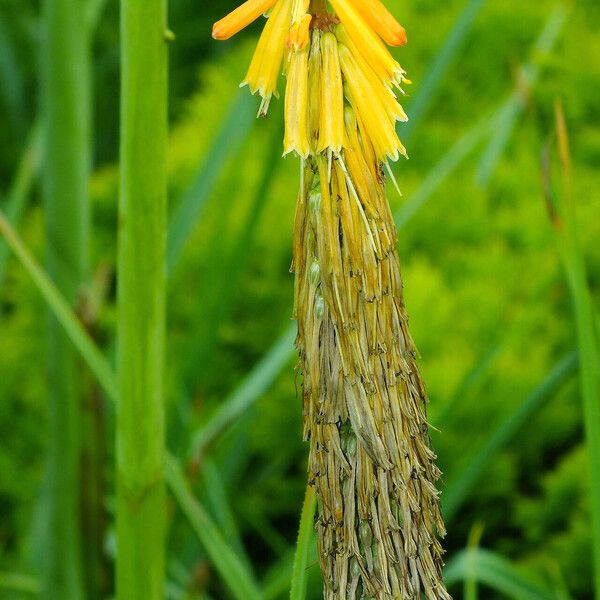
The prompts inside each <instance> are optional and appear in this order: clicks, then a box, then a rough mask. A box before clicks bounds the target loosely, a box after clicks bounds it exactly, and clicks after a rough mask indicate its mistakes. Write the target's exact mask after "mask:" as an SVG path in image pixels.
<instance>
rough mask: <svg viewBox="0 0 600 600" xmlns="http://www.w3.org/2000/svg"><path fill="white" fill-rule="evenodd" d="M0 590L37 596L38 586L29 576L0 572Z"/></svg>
mask: <svg viewBox="0 0 600 600" xmlns="http://www.w3.org/2000/svg"><path fill="white" fill-rule="evenodd" d="M0 590H7V591H11V592H21V593H23V594H39V592H40V584H39V582H38V581H37V580H36V579H35V578H33V577H30V576H29V575H22V574H20V573H6V572H2V571H0Z"/></svg>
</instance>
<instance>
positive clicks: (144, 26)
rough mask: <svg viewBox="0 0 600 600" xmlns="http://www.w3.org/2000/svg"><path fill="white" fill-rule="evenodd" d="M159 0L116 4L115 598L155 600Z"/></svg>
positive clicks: (163, 104)
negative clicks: (118, 26)
mask: <svg viewBox="0 0 600 600" xmlns="http://www.w3.org/2000/svg"><path fill="white" fill-rule="evenodd" d="M166 17H167V15H166V2H165V0H122V1H121V40H122V42H121V44H122V45H121V53H122V56H121V58H122V62H121V65H122V85H121V190H120V203H119V223H120V230H119V253H118V323H119V332H118V342H117V380H118V381H117V383H118V390H119V401H118V403H117V569H116V571H117V573H116V579H117V599H118V600H137V599H140V600H141V599H144V600H159V599H162V598H163V597H164V587H163V584H164V562H165V558H164V535H165V531H164V530H165V521H164V515H165V486H164V460H165V451H164V406H163V362H164V338H165V243H166V233H165V232H166V200H167V193H166V165H165V162H166V161H165V154H166V152H165V148H166V141H167V47H166V43H165V35H164V34H165V31H166Z"/></svg>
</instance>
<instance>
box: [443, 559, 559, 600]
mask: <svg viewBox="0 0 600 600" xmlns="http://www.w3.org/2000/svg"><path fill="white" fill-rule="evenodd" d="M468 577H474V578H476V579H477V581H479V582H480V583H482V584H484V585H487V586H488V587H491V588H492V589H493V590H495V591H497V592H500V593H502V594H505V595H506V596H507V597H508V598H514V599H515V600H556V595H555V594H554V593H553V592H552V591H551V590H547V589H545V588H544V587H543V586H541V585H540V584H538V583H537V581H535V580H533V579H532V578H530V577H528V576H527V575H525V574H522V573H521V572H520V571H518V570H517V569H516V568H515V567H514V566H513V565H512V564H511V563H510V562H509V561H508V560H506V559H505V558H503V557H501V556H499V555H498V554H495V553H494V552H491V551H490V550H484V549H481V548H469V549H466V550H462V551H461V552H459V553H457V554H455V555H454V556H453V557H452V558H451V559H450V560H449V561H448V564H447V566H446V568H445V570H444V578H445V581H446V585H448V586H451V585H453V584H455V583H458V582H460V581H464V580H465V579H467V578H468Z"/></svg>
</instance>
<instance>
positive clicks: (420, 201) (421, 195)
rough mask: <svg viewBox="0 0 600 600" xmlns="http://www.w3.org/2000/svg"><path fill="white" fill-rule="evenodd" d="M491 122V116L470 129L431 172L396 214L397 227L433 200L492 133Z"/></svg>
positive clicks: (401, 225)
mask: <svg viewBox="0 0 600 600" xmlns="http://www.w3.org/2000/svg"><path fill="white" fill-rule="evenodd" d="M490 127H491V120H490V117H489V116H486V117H484V118H483V119H481V120H480V121H479V122H478V123H477V124H476V125H475V126H474V127H472V128H471V129H469V131H467V133H465V134H464V135H463V136H462V137H461V138H460V139H459V140H458V141H457V142H456V143H455V144H454V146H452V148H450V150H449V151H448V152H447V153H446V154H444V156H443V157H442V158H441V160H440V161H439V162H438V163H437V164H436V165H435V167H434V168H433V169H431V171H429V173H428V175H427V177H426V178H425V179H424V181H423V182H422V183H421V185H420V186H419V187H418V189H417V190H416V191H415V193H414V194H413V195H412V196H411V198H410V200H409V201H408V202H405V203H404V204H403V205H402V206H401V207H400V209H399V210H398V211H397V212H396V214H395V216H394V218H395V221H396V227H398V229H401V228H402V227H404V226H405V225H406V223H408V221H409V220H410V219H411V218H412V217H413V216H414V215H415V213H416V212H417V211H418V210H419V209H420V208H421V207H422V206H423V205H424V204H425V203H426V202H427V201H428V200H429V199H430V198H431V196H432V195H433V194H434V193H435V192H436V191H437V190H438V189H439V187H440V186H441V185H442V183H443V182H444V181H445V180H446V179H447V178H448V177H449V176H450V175H451V174H452V172H453V171H454V170H455V169H456V168H457V167H458V166H459V165H460V164H461V163H462V162H463V161H464V160H465V159H466V158H467V156H468V155H469V154H470V153H471V152H472V151H473V150H474V149H475V147H476V146H477V144H479V142H481V141H482V140H483V139H484V138H485V136H486V135H487V134H488V132H489V131H490Z"/></svg>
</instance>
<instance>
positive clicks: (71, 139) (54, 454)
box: [41, 0, 91, 600]
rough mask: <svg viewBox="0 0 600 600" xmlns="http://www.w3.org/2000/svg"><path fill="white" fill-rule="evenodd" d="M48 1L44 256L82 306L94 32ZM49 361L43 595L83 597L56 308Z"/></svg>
mask: <svg viewBox="0 0 600 600" xmlns="http://www.w3.org/2000/svg"><path fill="white" fill-rule="evenodd" d="M42 6H43V32H44V33H43V37H42V39H43V40H44V45H43V52H42V56H43V62H42V98H43V101H42V107H43V119H44V126H45V132H44V145H45V148H44V172H43V199H44V209H45V220H46V236H47V239H46V261H47V265H48V275H49V277H50V278H51V279H52V280H53V281H54V282H55V284H56V287H57V288H58V289H59V290H60V291H61V293H62V294H63V296H64V298H65V299H66V301H67V303H68V305H69V306H76V305H77V303H78V302H79V296H80V292H81V288H82V286H83V284H84V282H85V281H86V280H87V277H88V271H89V235H90V224H89V222H90V215H89V210H90V209H89V198H88V180H89V170H90V155H91V150H90V147H91V140H90V129H91V111H90V93H91V92H90V81H89V73H88V70H89V56H88V50H89V48H88V37H87V32H86V30H85V27H83V10H82V7H81V3H80V2H79V1H78V0H45V1H44V2H43V3H42ZM47 364H48V406H49V432H50V435H49V446H48V477H47V480H46V481H47V483H48V485H47V486H46V487H45V490H44V493H45V494H47V495H48V498H47V506H48V521H47V527H46V531H45V539H44V542H43V546H44V550H45V560H44V566H43V579H42V591H41V596H42V598H46V599H54V598H56V599H59V598H60V599H61V600H70V599H79V598H82V597H83V596H84V588H85V584H86V577H85V575H84V566H83V565H84V561H83V555H82V532H81V521H82V510H81V506H82V504H81V488H82V486H81V482H82V467H81V448H82V436H81V432H82V427H83V416H82V410H81V408H82V404H83V403H82V397H83V393H84V385H83V380H82V377H81V365H80V363H79V358H78V356H77V354H76V352H75V350H74V348H73V346H72V345H71V342H70V340H69V338H68V336H67V335H65V333H64V331H63V329H62V327H61V326H60V324H59V323H58V322H57V321H56V319H55V318H54V317H53V314H52V313H50V318H49V322H48V353H47Z"/></svg>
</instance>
